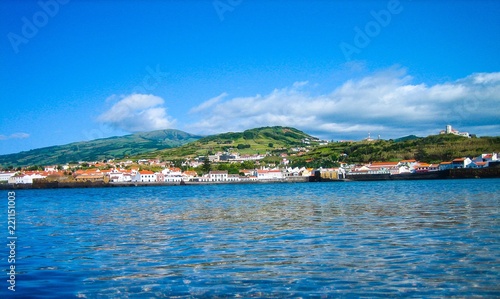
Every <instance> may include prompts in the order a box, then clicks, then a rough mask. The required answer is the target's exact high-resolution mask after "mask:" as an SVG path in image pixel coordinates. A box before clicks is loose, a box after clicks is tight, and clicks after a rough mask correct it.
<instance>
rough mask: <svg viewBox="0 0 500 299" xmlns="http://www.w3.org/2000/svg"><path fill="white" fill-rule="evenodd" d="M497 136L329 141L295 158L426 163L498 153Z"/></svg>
mask: <svg viewBox="0 0 500 299" xmlns="http://www.w3.org/2000/svg"><path fill="white" fill-rule="evenodd" d="M499 151H500V137H481V138H470V139H469V138H464V137H460V136H454V135H432V136H428V137H425V138H416V139H410V140H405V141H401V142H396V141H392V140H377V141H374V142H366V141H361V142H352V143H332V144H329V145H327V146H320V147H317V148H316V149H314V150H313V151H311V152H310V153H308V154H307V155H305V156H303V157H300V158H297V159H296V160H297V161H298V162H300V161H301V160H302V161H305V160H310V159H313V160H321V159H325V158H327V157H334V158H340V159H342V158H341V157H340V155H341V154H342V153H345V154H347V155H348V156H347V158H346V160H345V161H347V162H370V161H400V160H404V159H416V160H419V161H425V162H430V163H432V162H441V161H449V160H451V159H453V158H457V157H474V156H478V155H479V154H481V153H488V152H499Z"/></svg>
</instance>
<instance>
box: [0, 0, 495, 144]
mask: <svg viewBox="0 0 500 299" xmlns="http://www.w3.org/2000/svg"><path fill="white" fill-rule="evenodd" d="M0 14H1V15H0V66H1V68H0V83H1V85H0V99H1V100H0V115H1V116H0V154H7V153H14V152H19V151H24V150H30V149H34V148H39V147H45V146H51V145H59V144H66V143H70V142H75V141H83V140H91V139H96V138H103V137H109V136H116V135H123V134H127V133H131V132H137V131H149V130H154V129H164V128H165V129H166V128H176V129H180V130H184V131H187V132H190V133H197V134H212V133H221V132H227V131H241V130H244V129H248V128H254V127H260V126H270V125H284V126H293V127H296V128H298V129H301V130H304V131H305V132H307V133H310V134H312V135H315V136H318V137H321V138H325V139H329V140H331V139H333V140H341V139H354V140H357V139H362V138H364V137H366V136H367V135H368V133H371V134H372V136H376V135H381V138H384V139H389V138H397V137H401V136H406V135H409V134H416V135H419V136H427V135H429V134H436V133H438V132H439V130H441V129H443V128H444V126H445V125H446V124H451V125H453V126H454V127H455V128H457V129H459V130H461V131H469V132H471V133H476V134H477V135H479V136H485V135H490V136H491V135H494V136H497V135H499V132H500V130H499V129H500V121H499V120H500V59H499V58H500V57H499V54H498V53H500V18H498V16H499V15H500V1H488V0H483V1H424V0H422V1H417V0H413V1H407V0H400V1H397V0H390V1H326V0H324V1H319V0H317V1H314V0H312V1H305V0H304V1H299V0H292V1H278V0H275V1H263V0H262V1H261V0H253V1H250V0H220V1H218V0H216V1H214V0H206V1H205V0H200V1H159V0H158V1H155V0H150V1H139V0H125V1H109V0H108V1H91V0H85V1H83V0H40V1H28V0H26V1H14V0H4V1H2V2H0Z"/></svg>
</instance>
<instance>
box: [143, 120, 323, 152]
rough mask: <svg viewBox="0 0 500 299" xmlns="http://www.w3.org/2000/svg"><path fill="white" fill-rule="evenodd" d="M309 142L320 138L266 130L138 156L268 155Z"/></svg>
mask: <svg viewBox="0 0 500 299" xmlns="http://www.w3.org/2000/svg"><path fill="white" fill-rule="evenodd" d="M305 142H308V143H309V144H310V145H317V144H318V139H317V138H316V137H313V136H311V135H308V134H306V133H304V132H302V131H299V130H297V129H294V128H289V127H263V128H255V129H250V130H246V131H244V132H236V133H234V132H230V133H223V134H218V135H213V136H208V137H205V138H202V139H199V140H197V141H195V142H191V143H189V144H186V145H183V146H181V147H178V148H172V149H166V150H160V151H155V152H150V153H144V154H141V155H138V156H137V158H152V157H162V158H164V159H180V158H185V157H195V156H204V155H206V154H207V153H209V154H210V153H216V152H219V151H232V150H236V151H238V152H239V153H241V154H256V153H260V154H264V153H266V152H273V151H275V152H276V151H281V150H283V151H286V150H287V149H290V148H292V147H297V146H304V145H305V144H306V143H305Z"/></svg>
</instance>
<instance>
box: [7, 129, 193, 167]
mask: <svg viewBox="0 0 500 299" xmlns="http://www.w3.org/2000/svg"><path fill="white" fill-rule="evenodd" d="M199 138H201V136H196V135H192V134H189V133H186V132H182V131H179V130H159V131H152V132H146V133H136V134H131V135H126V136H120V137H110V138H104V139H97V140H92V141H84V142H75V143H70V144H66V145H60V146H51V147H45V148H40V149H34V150H30V151H25V152H20V153H16V154H9V155H1V156H0V165H1V166H2V167H7V166H9V165H12V166H14V167H17V166H27V165H51V164H64V163H67V162H71V161H98V160H104V159H113V158H123V157H127V156H133V155H137V154H141V153H144V152H151V151H155V150H161V149H165V148H172V147H177V146H181V145H183V144H186V143H189V142H192V141H195V140H198V139H199Z"/></svg>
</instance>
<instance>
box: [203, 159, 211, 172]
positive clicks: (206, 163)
mask: <svg viewBox="0 0 500 299" xmlns="http://www.w3.org/2000/svg"><path fill="white" fill-rule="evenodd" d="M201 169H202V170H203V171H204V172H205V173H209V172H210V170H211V169H212V163H210V159H209V158H208V156H207V157H205V160H204V161H203V165H202V166H201Z"/></svg>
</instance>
